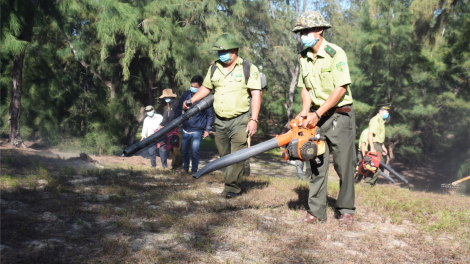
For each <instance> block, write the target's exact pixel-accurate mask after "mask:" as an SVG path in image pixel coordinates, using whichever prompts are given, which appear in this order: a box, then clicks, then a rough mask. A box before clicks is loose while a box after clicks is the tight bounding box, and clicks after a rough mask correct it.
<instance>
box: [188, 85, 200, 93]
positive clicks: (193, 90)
mask: <svg viewBox="0 0 470 264" xmlns="http://www.w3.org/2000/svg"><path fill="white" fill-rule="evenodd" d="M189 90H190V91H191V92H192V93H195V92H197V90H199V88H195V87H192V86H191V88H189Z"/></svg>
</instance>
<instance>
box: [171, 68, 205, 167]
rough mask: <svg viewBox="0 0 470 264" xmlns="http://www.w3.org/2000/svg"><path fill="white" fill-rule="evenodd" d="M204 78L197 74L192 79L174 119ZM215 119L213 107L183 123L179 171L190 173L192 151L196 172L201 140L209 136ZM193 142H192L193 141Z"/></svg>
mask: <svg viewBox="0 0 470 264" xmlns="http://www.w3.org/2000/svg"><path fill="white" fill-rule="evenodd" d="M203 81H204V79H203V78H202V76H200V75H196V76H194V77H193V78H192V79H191V87H190V88H189V91H186V92H184V93H183V95H182V96H181V98H180V100H179V102H178V105H177V106H176V112H175V116H174V117H173V119H176V118H178V117H179V116H180V115H182V113H183V103H184V101H186V100H189V99H191V97H193V95H194V94H195V93H196V92H197V91H198V90H199V87H201V85H202V82H203ZM198 103H199V102H196V103H194V104H193V105H192V106H191V107H190V108H193V107H194V106H195V105H197V104H198ZM213 121H214V117H213V115H212V108H208V109H206V110H204V111H202V112H199V113H198V114H196V115H194V116H193V117H191V118H190V119H189V120H188V121H186V122H184V123H183V125H182V133H183V141H182V144H181V154H182V157H183V168H181V169H180V170H179V171H178V172H179V173H189V153H190V152H191V156H192V158H191V164H192V166H191V174H195V173H196V172H197V169H198V165H199V145H200V143H201V140H202V139H204V138H206V137H207V136H209V131H210V130H211V129H212V127H211V125H212V122H213ZM191 142H192V143H191Z"/></svg>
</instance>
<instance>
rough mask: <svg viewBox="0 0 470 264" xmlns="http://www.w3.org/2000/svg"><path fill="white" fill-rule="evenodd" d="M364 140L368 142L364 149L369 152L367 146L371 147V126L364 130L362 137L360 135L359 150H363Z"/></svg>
mask: <svg viewBox="0 0 470 264" xmlns="http://www.w3.org/2000/svg"><path fill="white" fill-rule="evenodd" d="M362 142H364V143H366V148H365V149H364V151H365V152H366V153H367V151H368V149H367V148H368V147H369V128H366V129H364V131H362V133H361V137H359V151H362V150H361V145H362Z"/></svg>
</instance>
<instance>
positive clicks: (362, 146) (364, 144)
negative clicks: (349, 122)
mask: <svg viewBox="0 0 470 264" xmlns="http://www.w3.org/2000/svg"><path fill="white" fill-rule="evenodd" d="M368 137H369V128H366V129H364V131H362V133H361V136H360V137H359V144H358V148H357V165H358V166H359V162H360V161H361V160H362V159H363V158H364V156H365V155H366V153H367V151H369V149H368V147H369V138H368ZM355 178H356V183H358V182H360V181H361V180H362V175H360V174H359V173H357V168H356V176H355Z"/></svg>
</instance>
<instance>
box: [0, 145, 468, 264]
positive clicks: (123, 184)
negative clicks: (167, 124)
mask: <svg viewBox="0 0 470 264" xmlns="http://www.w3.org/2000/svg"><path fill="white" fill-rule="evenodd" d="M27 146H28V148H27V149H20V150H18V149H11V148H9V147H8V146H6V145H5V144H0V151H1V160H0V161H1V172H2V173H1V174H2V176H1V178H0V179H1V181H0V187H1V201H0V203H1V220H2V222H1V227H2V229H1V231H2V232H1V245H0V250H1V263H320V262H321V263H323V262H329V263H364V262H373V263H385V262H387V263H388V262H389V263H403V262H409V263H416V262H420V263H469V261H470V246H469V245H470V235H469V234H470V213H469V212H470V199H469V198H468V197H466V196H462V195H459V194H455V193H451V194H450V195H448V194H442V193H438V192H436V193H429V192H417V191H413V190H408V189H406V188H402V187H401V186H400V184H395V185H392V184H388V183H386V182H385V180H380V184H379V186H377V187H375V188H373V189H370V188H365V187H364V186H362V185H357V187H356V204H357V213H356V217H355V223H354V225H353V226H352V227H349V228H342V227H340V226H339V225H338V220H337V219H336V218H337V212H336V211H335V209H334V204H335V202H336V197H337V195H338V190H339V185H338V181H337V177H336V175H335V173H334V171H333V169H331V171H330V172H331V173H330V178H331V181H330V182H329V186H328V194H329V197H328V203H329V206H328V222H327V223H326V224H319V225H314V224H311V225H302V224H300V223H298V220H299V219H300V218H301V217H303V216H304V214H305V209H306V208H307V207H308V205H307V199H306V198H307V195H308V184H307V182H305V181H298V180H297V179H296V176H294V175H295V168H294V167H292V166H286V165H285V164H284V163H282V162H281V161H280V160H279V157H277V156H276V155H271V154H265V155H261V156H259V157H254V158H252V162H251V165H252V166H251V168H252V169H251V175H252V176H250V177H246V178H245V180H244V182H243V187H244V188H245V189H246V193H244V194H243V195H242V196H241V197H240V198H237V199H233V200H226V199H224V198H222V197H220V195H219V194H220V192H221V191H222V188H223V177H222V174H221V173H220V172H215V173H212V174H210V175H207V176H204V177H202V178H201V179H200V180H197V181H195V180H194V179H192V177H191V176H189V175H183V176H181V175H175V174H174V173H173V172H171V171H170V170H164V169H161V168H160V169H149V168H148V167H149V161H148V160H147V159H144V158H142V157H131V158H122V157H110V156H93V155H91V156H90V157H91V159H92V160H94V161H90V160H88V161H87V160H84V159H80V158H79V157H78V156H79V155H78V154H79V153H78V152H77V153H62V152H59V151H57V150H50V149H47V148H43V147H41V146H40V145H34V144H31V143H28V144H27ZM201 154H202V164H201V166H203V165H204V163H207V162H208V161H210V160H213V159H215V158H217V154H216V153H215V151H214V150H207V149H203V150H202V153H201ZM416 169H417V170H418V171H419V169H418V168H416ZM397 170H398V171H400V172H401V173H403V174H404V175H405V177H407V178H408V179H409V180H410V181H411V182H416V183H418V182H419V180H420V178H417V179H414V177H413V173H412V172H409V173H410V174H408V175H406V173H408V172H407V171H405V170H402V169H401V168H400V167H399V166H397ZM425 176H426V175H422V176H419V177H425ZM435 177H438V176H435ZM426 179H428V178H426ZM421 180H422V179H421ZM415 186H416V187H415ZM413 187H415V188H421V187H420V185H419V184H416V185H414V186H413ZM449 204H452V207H450V206H449Z"/></svg>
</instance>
